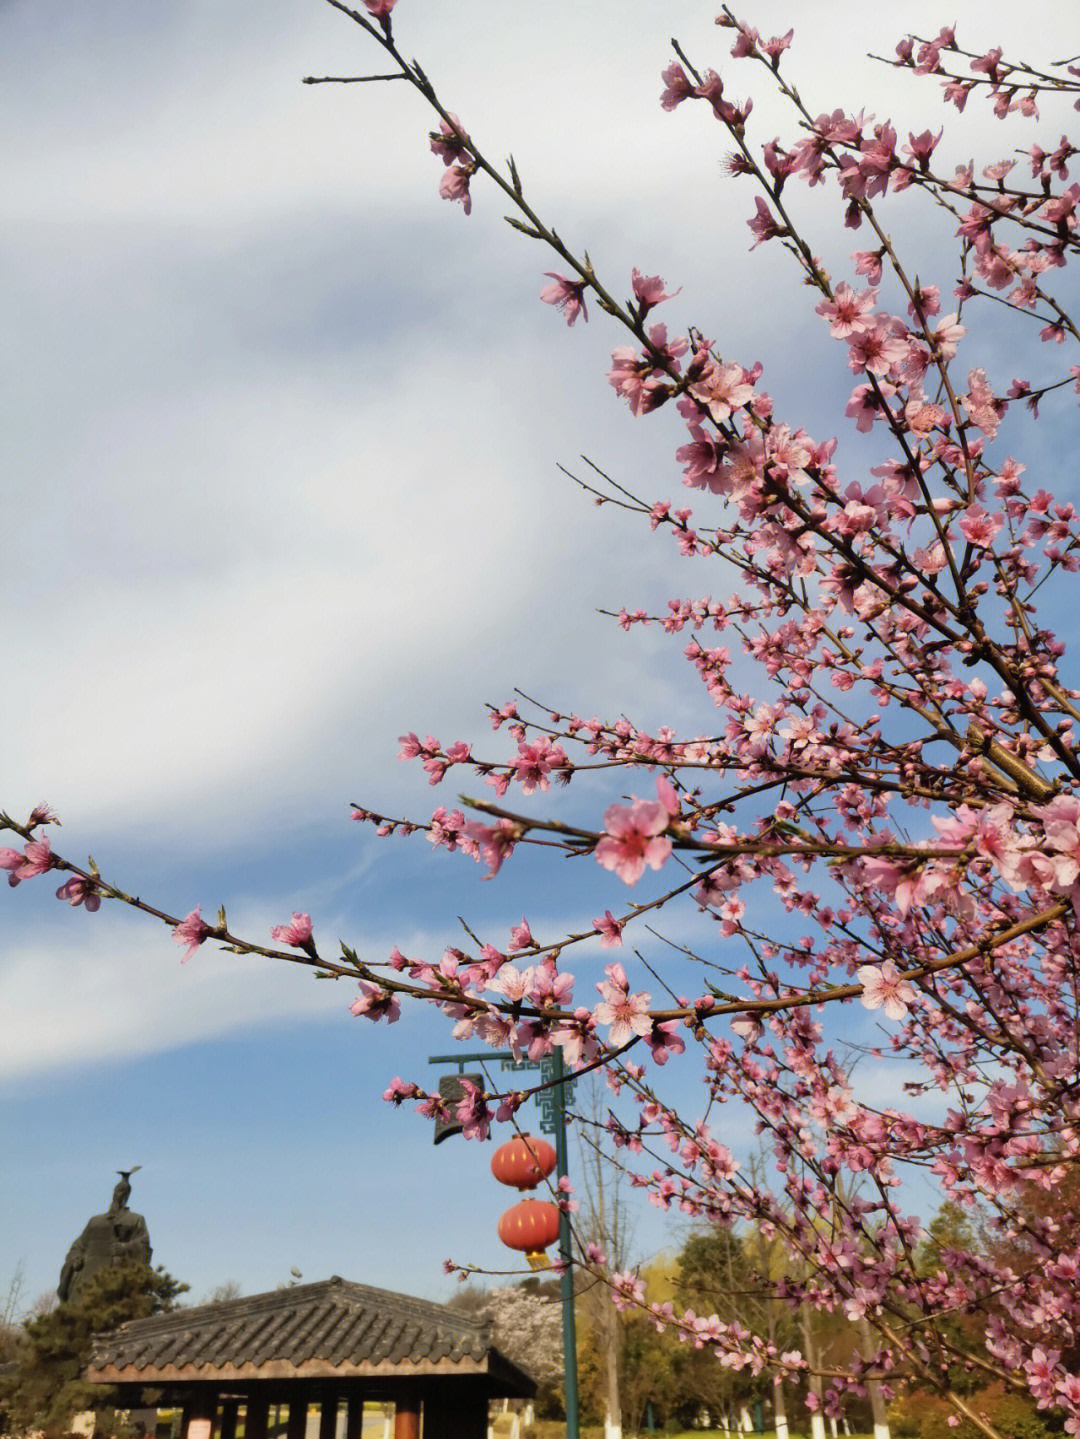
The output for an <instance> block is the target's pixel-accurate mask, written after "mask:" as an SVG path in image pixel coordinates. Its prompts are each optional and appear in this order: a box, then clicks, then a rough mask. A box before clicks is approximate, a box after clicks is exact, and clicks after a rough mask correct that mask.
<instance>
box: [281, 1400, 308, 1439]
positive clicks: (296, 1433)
mask: <svg viewBox="0 0 1080 1439" xmlns="http://www.w3.org/2000/svg"><path fill="white" fill-rule="evenodd" d="M307 1406H308V1402H307V1392H306V1391H305V1390H303V1389H294V1390H293V1391H292V1392H291V1393H290V1394H289V1423H288V1427H287V1428H286V1430H285V1434H286V1436H287V1439H305V1436H306V1435H307Z"/></svg>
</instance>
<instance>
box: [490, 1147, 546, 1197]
mask: <svg viewBox="0 0 1080 1439" xmlns="http://www.w3.org/2000/svg"><path fill="white" fill-rule="evenodd" d="M555 1162H556V1161H555V1151H554V1149H552V1147H551V1145H550V1144H549V1143H548V1142H547V1140H546V1139H534V1138H533V1137H532V1135H531V1134H518V1135H515V1137H514V1138H513V1139H511V1140H508V1141H507V1143H506V1144H500V1145H499V1147H498V1149H496V1151H495V1153H494V1154H493V1155H492V1157H491V1172H492V1174H494V1176H495V1178H496V1179H497V1180H498V1181H499V1183H500V1184H509V1185H510V1186H511V1187H512V1188H514V1189H535V1188H536V1186H537V1185H538V1184H539V1183H540V1181H541V1180H542V1179H546V1178H547V1177H548V1175H549V1174H550V1173H551V1171H552V1170H553V1169H554V1168H555Z"/></svg>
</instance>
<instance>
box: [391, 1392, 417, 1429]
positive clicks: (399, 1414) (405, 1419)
mask: <svg viewBox="0 0 1080 1439" xmlns="http://www.w3.org/2000/svg"><path fill="white" fill-rule="evenodd" d="M394 1439H420V1397H419V1395H418V1394H416V1393H415V1391H414V1392H412V1393H406V1394H405V1395H404V1396H403V1397H402V1398H400V1399H395V1400H394Z"/></svg>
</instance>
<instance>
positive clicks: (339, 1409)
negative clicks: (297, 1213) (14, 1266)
mask: <svg viewBox="0 0 1080 1439" xmlns="http://www.w3.org/2000/svg"><path fill="white" fill-rule="evenodd" d="M86 1378H87V1380H89V1381H90V1382H91V1383H95V1384H108V1385H111V1386H113V1387H115V1389H116V1390H117V1391H118V1396H119V1397H118V1399H117V1403H118V1405H119V1406H120V1407H121V1408H130V1409H137V1408H140V1407H145V1406H146V1405H147V1404H150V1405H154V1404H156V1405H158V1406H160V1407H169V1408H180V1409H182V1412H183V1420H182V1428H181V1434H180V1439H236V1431H237V1421H238V1419H239V1418H240V1416H241V1414H242V1415H243V1428H244V1439H266V1435H267V1424H268V1415H269V1411H270V1408H271V1406H282V1405H284V1406H287V1408H288V1439H305V1435H306V1433H307V1420H308V1410H309V1407H311V1406H313V1405H318V1406H319V1411H320V1419H319V1439H341V1436H344V1439H361V1432H362V1428H363V1414H364V1403H365V1401H368V1402H372V1401H374V1402H381V1403H387V1402H389V1403H392V1404H393V1405H394V1439H418V1436H419V1432H420V1423H421V1416H422V1417H423V1435H424V1439H485V1436H486V1434H487V1422H488V1420H487V1415H488V1400H489V1399H496V1398H523V1399H524V1398H531V1397H532V1395H533V1394H534V1393H535V1390H536V1385H535V1383H534V1381H533V1380H532V1379H531V1378H530V1376H529V1375H528V1374H526V1373H525V1372H524V1370H522V1369H519V1368H518V1367H517V1366H516V1365H515V1364H513V1363H511V1361H510V1360H509V1359H507V1358H506V1357H505V1356H504V1355H503V1354H500V1352H499V1351H498V1350H497V1349H496V1348H495V1347H494V1345H493V1342H492V1326H491V1321H490V1320H488V1319H484V1318H478V1317H477V1316H475V1315H471V1314H465V1313H463V1312H461V1311H459V1310H455V1309H449V1308H447V1307H446V1306H445V1305H443V1304H433V1303H430V1302H428V1301H427V1300H423V1299H411V1298H409V1296H408V1295H405V1294H393V1293H390V1292H389V1291H388V1290H385V1289H373V1288H371V1287H370V1286H368V1285H366V1284H352V1283H349V1282H348V1281H347V1280H344V1279H339V1278H338V1277H337V1276H336V1275H335V1276H334V1277H333V1278H332V1279H327V1280H323V1281H322V1282H320V1283H318V1284H302V1285H296V1286H294V1287H292V1288H289V1289H277V1290H274V1291H273V1292H272V1293H269V1294H254V1295H251V1296H250V1297H248V1298H243V1299H230V1300H226V1301H224V1302H223V1303H218V1304H204V1305H202V1306H200V1307H199V1308H195V1309H174V1310H172V1311H171V1312H169V1313H167V1314H158V1315H155V1316H153V1317H152V1318H150V1319H135V1320H132V1321H130V1322H129V1323H127V1324H124V1325H122V1326H121V1327H120V1328H119V1329H116V1330H113V1331H112V1332H111V1333H108V1334H97V1335H95V1336H94V1344H93V1351H92V1355H91V1360H90V1365H89V1367H88V1369H87V1371H86Z"/></svg>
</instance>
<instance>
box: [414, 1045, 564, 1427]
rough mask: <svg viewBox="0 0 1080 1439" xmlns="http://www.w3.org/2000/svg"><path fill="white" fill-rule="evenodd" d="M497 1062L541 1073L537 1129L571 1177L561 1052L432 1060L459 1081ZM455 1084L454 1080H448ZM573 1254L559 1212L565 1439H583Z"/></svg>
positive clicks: (560, 1172)
mask: <svg viewBox="0 0 1080 1439" xmlns="http://www.w3.org/2000/svg"><path fill="white" fill-rule="evenodd" d="M493 1061H497V1062H498V1065H499V1068H500V1069H501V1070H503V1071H514V1070H523V1069H533V1070H539V1072H540V1079H541V1082H542V1083H543V1085H544V1088H543V1089H541V1090H540V1091H539V1093H538V1094H537V1095H536V1102H537V1106H538V1108H539V1110H540V1118H539V1123H538V1126H537V1127H538V1128H539V1129H541V1130H542V1131H543V1133H544V1134H550V1135H551V1136H552V1138H553V1139H554V1141H555V1173H556V1175H557V1176H558V1177H559V1179H565V1178H566V1177H567V1148H566V1088H567V1085H569V1084H572V1083H573V1080H572V1079H571V1077H570V1076H569V1075H568V1074H567V1072H566V1067H565V1065H564V1064H563V1056H562V1050H561V1049H560V1048H559V1047H558V1046H557V1045H556V1047H555V1048H554V1050H553V1051H552V1053H551V1054H550V1055H548V1056H546V1057H545V1058H544V1059H539V1060H533V1059H522V1060H515V1059H514V1058H513V1056H512V1055H503V1054H495V1053H493V1052H492V1051H491V1050H486V1051H482V1052H481V1053H479V1054H432V1055H429V1056H428V1063H429V1064H452V1065H454V1066H455V1067H456V1069H457V1072H458V1076H459V1077H466V1078H472V1079H473V1080H474V1082H475V1081H476V1076H472V1075H466V1066H467V1065H469V1064H490V1063H492V1062H493ZM448 1079H450V1080H452V1077H449V1076H448ZM439 1090H440V1093H442V1094H443V1097H444V1098H446V1099H448V1100H450V1101H451V1102H453V1098H454V1097H456V1096H454V1095H453V1094H452V1091H451V1089H450V1086H449V1084H448V1081H447V1080H441V1081H440V1083H439ZM455 1133H460V1125H456V1124H454V1123H452V1122H451V1123H443V1122H440V1123H439V1124H437V1125H436V1129H435V1143H436V1144H439V1143H441V1142H442V1140H444V1139H448V1138H449V1137H450V1135H451V1134H455ZM571 1257H572V1250H571V1246H570V1216H569V1215H568V1214H567V1213H566V1211H565V1210H560V1212H559V1258H560V1260H561V1261H562V1274H561V1276H560V1280H559V1283H560V1286H561V1288H562V1324H563V1368H564V1371H565V1389H566V1439H579V1434H580V1429H579V1421H578V1376H577V1327H576V1325H575V1322H574V1273H573V1269H572V1267H571V1263H570V1261H571Z"/></svg>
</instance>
